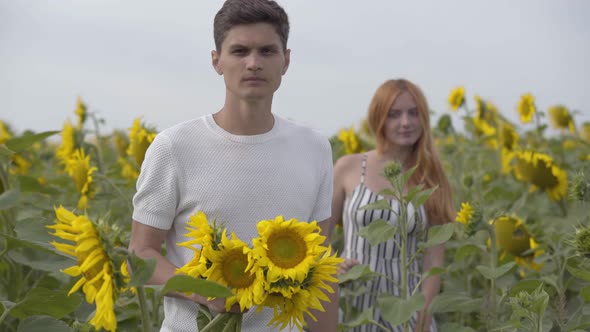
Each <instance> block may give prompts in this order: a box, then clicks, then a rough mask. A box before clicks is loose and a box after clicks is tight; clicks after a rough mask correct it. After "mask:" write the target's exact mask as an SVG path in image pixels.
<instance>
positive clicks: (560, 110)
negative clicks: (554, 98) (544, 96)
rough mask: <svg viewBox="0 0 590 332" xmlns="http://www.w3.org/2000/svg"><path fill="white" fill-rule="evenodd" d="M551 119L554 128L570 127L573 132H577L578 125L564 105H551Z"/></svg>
mask: <svg viewBox="0 0 590 332" xmlns="http://www.w3.org/2000/svg"><path fill="white" fill-rule="evenodd" d="M548 113H549V120H550V121H551V125H552V126H553V127H554V128H558V129H561V130H564V129H568V130H569V131H570V132H571V133H572V134H575V133H576V126H575V125H574V119H573V118H572V115H571V114H570V112H569V111H568V109H567V108H566V107H565V106H563V105H555V106H552V107H549V111H548Z"/></svg>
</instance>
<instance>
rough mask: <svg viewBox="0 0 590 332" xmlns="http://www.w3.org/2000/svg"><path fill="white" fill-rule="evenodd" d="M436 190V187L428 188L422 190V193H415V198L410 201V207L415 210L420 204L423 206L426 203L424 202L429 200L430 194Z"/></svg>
mask: <svg viewBox="0 0 590 332" xmlns="http://www.w3.org/2000/svg"><path fill="white" fill-rule="evenodd" d="M436 189H438V186H435V187H432V188H428V189H426V190H423V191H421V192H419V193H417V194H416V196H415V197H414V198H413V199H412V205H414V208H416V209H417V208H419V207H420V206H422V204H424V202H426V200H427V199H428V198H430V195H432V193H433V192H434V191H435V190H436Z"/></svg>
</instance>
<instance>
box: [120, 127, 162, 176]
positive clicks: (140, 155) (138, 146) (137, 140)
mask: <svg viewBox="0 0 590 332" xmlns="http://www.w3.org/2000/svg"><path fill="white" fill-rule="evenodd" d="M155 137H156V133H155V132H154V131H153V130H150V129H146V128H145V127H144V126H142V124H141V122H140V121H139V119H135V121H133V126H132V127H131V128H129V148H128V149H127V154H128V155H129V156H131V157H133V158H134V160H135V163H136V164H137V167H141V164H142V163H143V159H144V158H145V152H146V151H147V149H148V147H149V146H150V144H151V143H152V142H153V141H154V138H155Z"/></svg>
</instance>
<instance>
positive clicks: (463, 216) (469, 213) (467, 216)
mask: <svg viewBox="0 0 590 332" xmlns="http://www.w3.org/2000/svg"><path fill="white" fill-rule="evenodd" d="M473 212H474V210H473V207H472V206H471V204H469V202H466V203H461V209H460V210H459V212H458V213H457V218H455V220H456V221H458V222H460V223H462V224H463V225H469V224H470V223H471V220H472V219H473Z"/></svg>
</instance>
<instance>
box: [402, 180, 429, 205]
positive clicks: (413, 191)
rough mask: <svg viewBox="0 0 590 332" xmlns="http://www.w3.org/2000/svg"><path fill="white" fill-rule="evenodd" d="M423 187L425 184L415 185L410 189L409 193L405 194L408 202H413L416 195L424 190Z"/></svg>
mask: <svg viewBox="0 0 590 332" xmlns="http://www.w3.org/2000/svg"><path fill="white" fill-rule="evenodd" d="M422 188H424V185H423V184H419V185H417V186H415V187H412V188H410V191H408V193H407V194H405V195H404V200H405V201H406V202H411V201H412V199H413V198H414V196H416V194H417V193H419V192H420V191H421V190H422Z"/></svg>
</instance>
